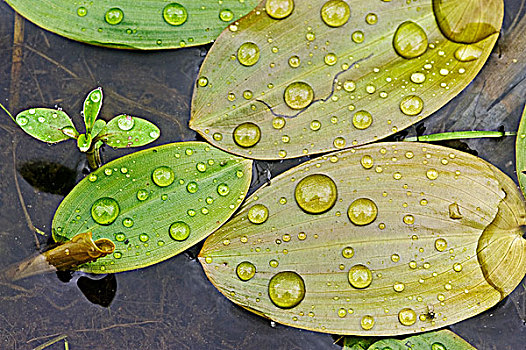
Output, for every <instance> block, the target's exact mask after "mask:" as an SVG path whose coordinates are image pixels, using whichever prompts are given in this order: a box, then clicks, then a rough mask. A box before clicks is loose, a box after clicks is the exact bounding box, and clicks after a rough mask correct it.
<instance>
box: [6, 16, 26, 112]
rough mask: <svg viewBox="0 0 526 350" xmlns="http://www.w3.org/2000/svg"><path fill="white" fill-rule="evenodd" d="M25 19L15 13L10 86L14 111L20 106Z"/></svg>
mask: <svg viewBox="0 0 526 350" xmlns="http://www.w3.org/2000/svg"><path fill="white" fill-rule="evenodd" d="M24 21H25V19H24V18H23V17H22V16H20V15H19V14H18V13H15V23H14V29H13V53H12V54H11V83H10V86H9V94H10V99H9V108H10V109H11V110H13V109H14V108H16V106H18V101H19V99H20V72H21V71H22V54H23V51H22V46H23V45H24Z"/></svg>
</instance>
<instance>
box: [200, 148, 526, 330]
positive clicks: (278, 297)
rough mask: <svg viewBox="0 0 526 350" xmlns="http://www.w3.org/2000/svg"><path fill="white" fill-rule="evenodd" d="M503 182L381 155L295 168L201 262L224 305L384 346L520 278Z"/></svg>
mask: <svg viewBox="0 0 526 350" xmlns="http://www.w3.org/2000/svg"><path fill="white" fill-rule="evenodd" d="M525 218H526V211H525V208H524V204H523V201H522V196H521V194H520V192H519V191H518V189H517V187H516V185H515V184H514V182H513V181H512V180H511V179H510V178H508V177H507V176H506V175H504V174H503V173H502V172H500V171H499V170H498V169H497V168H495V167H494V166H492V165H490V164H489V163H486V162H485V161H483V160H482V159H480V158H477V157H474V156H471V155H469V154H465V153H461V152H458V151H455V150H451V149H448V148H445V147H439V146H433V145H426V144H421V143H412V142H407V143H379V144H374V145H369V146H363V147H359V148H356V149H352V150H349V151H343V152H340V153H333V154H331V155H327V156H324V157H322V158H319V159H314V160H312V161H309V162H307V163H304V164H302V165H300V166H298V167H295V168H293V169H291V170H289V171H287V172H286V173H284V174H282V175H280V176H278V177H277V178H276V179H273V180H272V181H271V183H270V185H266V186H264V187H262V188H261V189H259V190H257V191H256V192H255V193H254V195H253V196H251V197H250V199H248V200H247V202H246V204H244V206H243V208H242V209H241V210H240V211H239V212H238V213H237V214H236V215H235V216H234V217H233V218H232V219H231V220H230V221H229V222H228V223H227V224H226V225H225V226H223V227H222V228H220V229H219V230H218V231H217V232H215V233H214V234H213V235H211V236H210V237H209V238H208V239H207V240H206V242H205V244H204V247H203V249H202V251H201V253H200V261H201V263H202V265H203V267H204V269H205V272H206V274H207V276H208V277H209V279H210V280H211V281H212V283H213V284H214V285H215V286H216V287H217V288H218V289H219V290H220V291H221V292H222V293H223V294H225V295H226V296H227V297H228V298H229V299H231V300H232V301H234V302H235V303H237V304H240V305H242V306H243V307H245V308H247V309H249V310H251V311H254V312H256V313H258V314H260V315H263V316H265V317H268V318H270V319H272V320H274V321H277V322H280V323H283V324H286V325H290V326H294V327H299V328H305V329H310V330H315V331H319V332H327V333H334V334H354V335H366V336H388V335H399V334H406V333H414V332H422V331H424V330H432V329H437V328H441V327H444V326H447V325H449V324H453V323H456V322H459V321H461V320H464V319H466V318H468V317H471V316H474V315H476V314H478V313H480V312H482V311H484V310H487V309H488V308H490V307H492V306H493V305H495V304H496V303H497V302H498V301H499V300H501V299H502V298H504V297H505V296H506V295H507V294H509V293H510V292H511V291H512V290H513V289H514V288H515V287H516V286H517V284H518V283H519V282H520V281H521V279H522V278H523V277H524V274H525V272H526V269H525V266H524V259H526V240H525V239H523V238H522V230H521V228H520V226H521V225H524V223H525V222H526V219H525Z"/></svg>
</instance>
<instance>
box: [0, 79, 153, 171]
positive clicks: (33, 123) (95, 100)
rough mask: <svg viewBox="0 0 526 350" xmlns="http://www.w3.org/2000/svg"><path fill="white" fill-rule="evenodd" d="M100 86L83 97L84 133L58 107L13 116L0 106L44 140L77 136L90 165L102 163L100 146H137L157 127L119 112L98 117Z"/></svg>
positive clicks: (25, 111) (58, 139)
mask: <svg viewBox="0 0 526 350" xmlns="http://www.w3.org/2000/svg"><path fill="white" fill-rule="evenodd" d="M102 98H103V94H102V89H101V88H100V87H99V88H97V89H95V90H93V91H91V92H90V93H89V94H88V96H87V97H86V100H85V101H84V106H83V110H82V112H81V115H82V116H83V117H84V125H85V129H86V133H85V134H81V133H79V132H78V131H77V129H76V128H75V125H74V124H73V121H72V120H71V118H70V117H69V116H68V115H67V114H66V113H65V112H64V111H62V110H61V109H50V108H31V109H27V110H23V111H22V112H20V113H18V114H17V116H16V117H13V115H12V114H11V113H10V112H9V111H8V110H7V109H6V108H5V107H4V106H2V105H1V104H0V107H1V108H2V109H3V110H4V111H5V112H6V113H7V114H8V115H9V116H10V117H11V119H13V121H14V122H15V123H17V124H18V126H20V127H21V128H22V130H24V131H25V132H26V133H27V134H29V135H31V136H33V137H34V138H36V139H37V140H40V141H44V142H47V143H51V144H53V143H58V142H62V141H66V140H69V139H75V140H77V146H78V148H79V149H80V151H81V152H84V153H86V155H87V158H88V164H89V166H90V168H92V169H97V168H99V167H100V165H101V158H100V148H101V147H102V145H103V144H107V145H109V146H111V147H113V148H128V147H139V146H144V145H146V144H149V143H150V142H153V141H155V140H156V139H157V138H158V137H159V135H160V131H159V128H157V126H155V125H154V124H152V123H150V122H149V121H147V120H145V119H142V118H137V117H132V116H130V115H127V114H120V115H118V116H116V117H115V118H113V119H111V120H110V121H109V122H108V123H106V122H105V121H104V120H102V119H97V118H98V116H99V113H100V109H101V106H102Z"/></svg>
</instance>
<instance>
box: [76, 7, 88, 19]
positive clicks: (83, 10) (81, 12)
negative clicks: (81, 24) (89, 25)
mask: <svg viewBox="0 0 526 350" xmlns="http://www.w3.org/2000/svg"><path fill="white" fill-rule="evenodd" d="M87 14H88V10H87V9H86V8H85V7H83V6H81V7H79V8H78V9H77V15H78V16H79V17H84V16H86V15H87Z"/></svg>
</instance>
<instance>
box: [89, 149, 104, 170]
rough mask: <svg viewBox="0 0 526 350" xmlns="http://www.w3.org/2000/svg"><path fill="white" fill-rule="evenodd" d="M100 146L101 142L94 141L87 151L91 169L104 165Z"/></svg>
mask: <svg viewBox="0 0 526 350" xmlns="http://www.w3.org/2000/svg"><path fill="white" fill-rule="evenodd" d="M100 147H101V144H100V143H99V142H94V143H93V144H92V145H91V147H90V149H89V150H88V151H87V152H86V157H87V158H88V165H89V167H90V168H91V170H96V169H98V168H100V166H101V165H102V158H101V156H100Z"/></svg>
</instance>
